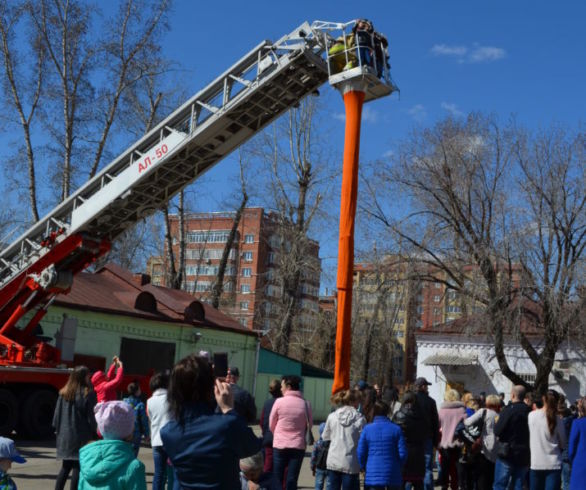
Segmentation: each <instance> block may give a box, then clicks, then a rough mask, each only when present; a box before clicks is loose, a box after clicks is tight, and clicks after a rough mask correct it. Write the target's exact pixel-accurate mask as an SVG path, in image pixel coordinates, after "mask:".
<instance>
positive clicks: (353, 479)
mask: <svg viewBox="0 0 586 490" xmlns="http://www.w3.org/2000/svg"><path fill="white" fill-rule="evenodd" d="M340 489H342V490H360V476H359V475H358V474H356V475H351V474H350V473H342V472H341V471H332V470H328V485H327V490H340Z"/></svg>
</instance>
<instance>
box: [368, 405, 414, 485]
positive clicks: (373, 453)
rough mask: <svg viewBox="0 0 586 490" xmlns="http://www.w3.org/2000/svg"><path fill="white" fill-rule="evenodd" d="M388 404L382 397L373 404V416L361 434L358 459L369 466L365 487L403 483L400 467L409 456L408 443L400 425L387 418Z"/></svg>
mask: <svg viewBox="0 0 586 490" xmlns="http://www.w3.org/2000/svg"><path fill="white" fill-rule="evenodd" d="M388 412H389V406H388V405H387V404H386V403H385V402H383V401H377V402H375V404H374V419H373V421H372V422H371V423H370V424H368V425H367V426H366V427H365V428H364V429H363V431H362V434H360V440H359V441H358V460H359V462H360V469H361V470H363V471H364V470H366V475H365V477H364V488H365V489H368V488H371V487H386V488H387V489H389V490H395V489H396V490H399V489H401V488H402V487H403V479H402V476H401V468H402V466H403V464H404V463H405V460H406V459H407V445H406V444H405V439H404V438H403V433H402V431H401V429H400V427H399V426H398V425H396V424H394V423H393V422H391V421H390V420H389V419H388V418H387V413H388Z"/></svg>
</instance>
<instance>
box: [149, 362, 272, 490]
mask: <svg viewBox="0 0 586 490" xmlns="http://www.w3.org/2000/svg"><path fill="white" fill-rule="evenodd" d="M214 396H215V398H216V402H217V404H218V407H220V410H221V412H222V413H214V411H213V409H212V404H211V402H212V398H213V397H214ZM167 398H168V401H169V411H170V416H171V420H170V421H169V422H168V423H167V424H166V425H165V426H164V427H163V428H162V429H161V434H160V435H161V440H162V441H163V448H164V450H165V451H166V453H167V454H168V455H169V458H170V459H171V462H172V463H173V467H174V469H175V476H176V478H177V480H178V483H179V487H180V488H182V489H183V490H185V489H191V488H201V489H204V488H205V489H207V490H214V489H217V490H233V489H237V488H240V471H239V462H240V459H242V458H246V457H247V456H252V455H253V454H256V453H258V452H259V451H260V449H261V440H260V439H259V438H257V437H256V436H255V435H254V432H252V429H251V428H250V427H248V426H247V425H246V421H245V420H244V418H242V417H241V416H240V415H238V414H237V413H236V411H235V410H234V400H233V399H232V392H231V391H230V385H229V384H228V383H225V382H222V381H220V380H219V379H216V380H215V381H214V376H213V373H212V368H211V366H210V364H209V363H208V362H207V361H206V360H205V359H203V358H201V357H198V356H196V355H193V354H192V355H189V356H187V357H185V358H183V359H182V360H181V361H179V362H178V363H177V364H176V365H175V367H174V368H173V372H172V373H171V380H170V382H169V390H168V393H167Z"/></svg>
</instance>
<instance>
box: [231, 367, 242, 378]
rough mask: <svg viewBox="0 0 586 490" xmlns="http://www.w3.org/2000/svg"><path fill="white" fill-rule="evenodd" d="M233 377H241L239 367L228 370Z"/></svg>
mask: <svg viewBox="0 0 586 490" xmlns="http://www.w3.org/2000/svg"><path fill="white" fill-rule="evenodd" d="M228 369H229V371H230V374H231V375H232V376H240V371H239V370H238V368H237V367H231V368H228Z"/></svg>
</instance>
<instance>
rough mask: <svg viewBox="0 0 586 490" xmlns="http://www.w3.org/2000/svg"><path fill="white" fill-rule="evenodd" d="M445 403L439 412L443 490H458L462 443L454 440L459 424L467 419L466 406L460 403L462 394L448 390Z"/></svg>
mask: <svg viewBox="0 0 586 490" xmlns="http://www.w3.org/2000/svg"><path fill="white" fill-rule="evenodd" d="M444 399H445V401H444V403H442V404H441V405H440V409H439V412H438V415H439V423H440V430H441V433H442V438H441V441H440V444H439V446H440V447H439V450H440V455H441V465H442V475H443V481H442V482H441V484H442V489H443V490H446V489H447V488H448V483H449V486H450V488H451V489H452V490H458V466H457V465H458V459H459V458H460V450H461V447H460V446H461V443H460V442H458V441H457V440H455V439H454V433H455V432H456V426H457V425H458V422H460V421H461V420H464V419H465V418H466V406H465V405H464V404H463V403H462V402H461V401H460V393H458V392H457V391H456V390H448V391H447V392H446V395H445V397H444Z"/></svg>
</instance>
